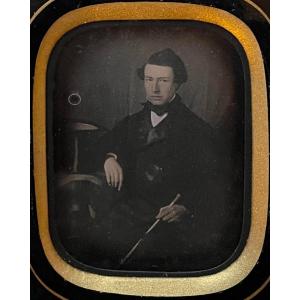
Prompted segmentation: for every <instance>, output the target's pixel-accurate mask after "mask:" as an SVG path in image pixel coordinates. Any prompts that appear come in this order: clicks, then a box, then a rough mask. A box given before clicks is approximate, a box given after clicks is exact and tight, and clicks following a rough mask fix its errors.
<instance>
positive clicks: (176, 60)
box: [137, 48, 187, 85]
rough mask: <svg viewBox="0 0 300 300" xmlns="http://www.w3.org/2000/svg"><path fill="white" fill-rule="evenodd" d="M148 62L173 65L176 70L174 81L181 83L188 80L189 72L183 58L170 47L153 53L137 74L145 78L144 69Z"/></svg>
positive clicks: (167, 65)
mask: <svg viewBox="0 0 300 300" xmlns="http://www.w3.org/2000/svg"><path fill="white" fill-rule="evenodd" d="M147 64H150V65H157V66H165V67H171V68H172V69H173V72H174V81H175V82H176V83H178V84H179V85H180V84H182V83H183V82H186V81H187V72H186V68H185V65H184V63H183V61H182V59H181V58H180V57H179V56H178V55H177V54H176V53H175V52H174V51H173V50H172V49H170V48H167V49H164V50H162V51H159V52H156V53H154V54H152V55H151V56H150V57H149V59H148V60H147V62H146V63H145V64H144V65H143V66H142V67H141V68H139V69H137V74H138V76H139V78H141V79H143V80H144V71H145V66H146V65H147Z"/></svg>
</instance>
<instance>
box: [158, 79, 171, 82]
mask: <svg viewBox="0 0 300 300" xmlns="http://www.w3.org/2000/svg"><path fill="white" fill-rule="evenodd" d="M160 81H161V82H169V80H168V79H160Z"/></svg>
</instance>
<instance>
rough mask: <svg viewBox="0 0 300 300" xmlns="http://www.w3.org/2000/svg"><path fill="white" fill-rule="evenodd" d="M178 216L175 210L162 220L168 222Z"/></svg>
mask: <svg viewBox="0 0 300 300" xmlns="http://www.w3.org/2000/svg"><path fill="white" fill-rule="evenodd" d="M176 215H177V214H176V211H175V210H171V211H170V212H168V214H166V215H165V216H164V217H163V218H162V219H163V221H168V220H170V219H171V218H173V217H175V216H176Z"/></svg>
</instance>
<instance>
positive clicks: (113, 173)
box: [104, 157, 123, 191]
mask: <svg viewBox="0 0 300 300" xmlns="http://www.w3.org/2000/svg"><path fill="white" fill-rule="evenodd" d="M104 171H105V176H106V181H107V183H108V185H110V186H113V187H116V188H118V191H120V190H121V187H122V184H123V170H122V167H121V166H120V164H119V163H118V162H117V161H116V159H115V158H113V157H109V158H107V159H106V160H105V162H104Z"/></svg>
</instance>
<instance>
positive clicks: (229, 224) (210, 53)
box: [47, 22, 248, 271]
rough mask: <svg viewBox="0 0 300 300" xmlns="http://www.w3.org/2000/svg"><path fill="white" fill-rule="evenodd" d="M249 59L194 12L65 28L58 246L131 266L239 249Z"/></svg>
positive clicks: (197, 262)
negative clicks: (188, 17)
mask: <svg viewBox="0 0 300 300" xmlns="http://www.w3.org/2000/svg"><path fill="white" fill-rule="evenodd" d="M242 60H243V53H242V52H241V49H238V48H237V43H236V42H235V41H234V39H233V38H232V37H230V36H229V34H227V33H226V32H225V31H224V30H222V29H219V28H216V27H214V26H211V25H210V26H207V25H205V24H200V25H199V24H194V23H192V22H190V23H189V22H187V23H182V24H180V26H178V24H175V23H174V22H173V23H172V22H169V23H166V22H149V23H148V24H145V23H144V24H143V23H139V24H136V23H126V22H125V23H123V24H120V25H119V24H116V23H113V22H112V23H108V24H105V25H103V24H99V23H95V24H90V25H86V26H82V27H80V28H78V29H75V30H73V32H71V33H68V34H67V35H66V36H65V37H63V39H62V40H61V41H60V43H59V44H58V45H57V47H56V48H55V50H54V52H53V54H52V58H51V62H50V67H49V69H48V74H47V76H48V77H47V80H48V89H47V97H48V99H49V100H50V99H51V100H50V101H49V103H53V106H52V108H51V111H52V114H53V115H52V116H50V117H49V118H53V123H52V128H51V133H50V136H49V137H48V138H49V146H50V149H51V146H52V145H53V148H52V151H50V152H51V154H50V153H49V154H50V155H49V161H50V166H51V165H53V170H52V171H53V177H54V178H55V182H54V183H53V189H52V192H53V194H52V198H51V200H50V208H51V210H50V213H51V216H52V219H51V222H52V224H51V226H52V229H53V230H52V234H53V238H54V240H56V242H57V245H58V247H59V249H61V251H62V250H63V251H64V252H65V253H66V254H67V255H70V256H71V257H72V258H73V259H74V261H75V260H76V261H78V262H79V263H83V264H85V265H89V266H92V267H97V268H101V269H112V270H133V271H199V270H200V271H201V270H208V269H211V268H215V267H217V266H219V265H220V264H222V263H224V262H226V261H227V260H228V259H230V257H231V256H232V255H233V254H234V252H235V251H236V249H238V246H239V243H241V241H242V237H241V235H242V233H243V232H247V230H248V229H247V222H245V220H243V218H244V213H245V207H246V206H247V200H245V199H244V196H243V192H244V180H245V178H244V172H245V168H244V167H245V166H244V151H245V149H244V132H245V124H244V115H243V113H244V105H245V104H244V103H245V97H247V90H246V88H245V86H244V78H243V74H244V72H245V70H244V67H243V61H242ZM245 223H246V225H245ZM244 234H245V233H244Z"/></svg>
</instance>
